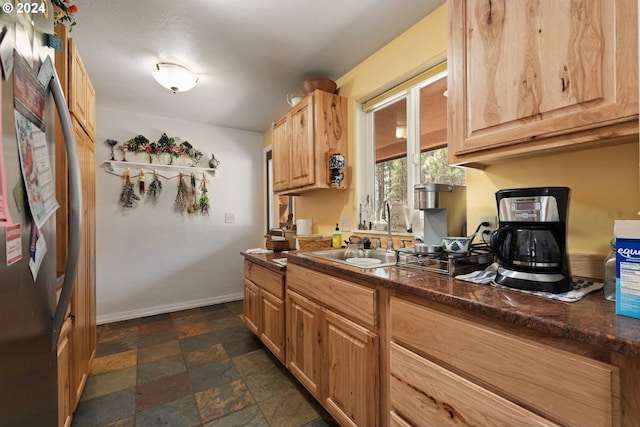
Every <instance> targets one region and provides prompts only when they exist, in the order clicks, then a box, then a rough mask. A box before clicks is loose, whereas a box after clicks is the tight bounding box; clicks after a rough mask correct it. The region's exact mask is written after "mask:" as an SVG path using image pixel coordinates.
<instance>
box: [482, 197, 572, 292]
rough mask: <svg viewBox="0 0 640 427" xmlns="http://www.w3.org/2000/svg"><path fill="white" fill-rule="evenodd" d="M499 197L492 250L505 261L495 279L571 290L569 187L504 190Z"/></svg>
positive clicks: (512, 284)
mask: <svg viewBox="0 0 640 427" xmlns="http://www.w3.org/2000/svg"><path fill="white" fill-rule="evenodd" d="M496 202H497V205H498V223H499V228H498V229H496V230H495V231H493V233H492V234H491V249H492V250H493V252H494V253H495V255H496V258H497V259H498V264H499V266H498V271H497V275H496V279H495V282H496V283H498V284H500V285H504V286H508V287H512V288H517V289H525V290H532V291H543V292H551V293H555V294H557V293H562V292H567V291H569V290H570V289H571V286H572V284H571V274H570V272H569V262H568V260H567V254H566V235H567V226H566V222H567V207H568V204H569V188H567V187H538V188H518V189H508V190H499V191H497V192H496Z"/></svg>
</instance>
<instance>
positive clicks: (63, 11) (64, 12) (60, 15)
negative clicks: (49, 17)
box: [51, 0, 78, 31]
mask: <svg viewBox="0 0 640 427" xmlns="http://www.w3.org/2000/svg"><path fill="white" fill-rule="evenodd" d="M51 3H53V5H54V6H55V7H54V10H53V22H54V24H56V25H57V24H62V25H66V26H67V28H69V31H71V30H72V29H73V27H74V25H76V18H75V17H74V16H73V15H74V14H75V13H76V12H77V11H78V6H76V5H75V4H71V3H69V0H51Z"/></svg>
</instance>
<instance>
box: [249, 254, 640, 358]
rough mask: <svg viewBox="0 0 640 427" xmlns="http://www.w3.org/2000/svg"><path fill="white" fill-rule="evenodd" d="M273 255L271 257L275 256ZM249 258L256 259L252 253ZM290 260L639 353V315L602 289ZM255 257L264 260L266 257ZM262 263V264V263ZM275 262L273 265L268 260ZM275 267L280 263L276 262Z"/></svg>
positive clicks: (299, 258) (290, 256)
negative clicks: (522, 287) (578, 291)
mask: <svg viewBox="0 0 640 427" xmlns="http://www.w3.org/2000/svg"><path fill="white" fill-rule="evenodd" d="M270 255H271V259H272V258H273V254H270ZM247 256H250V257H251V258H249V259H251V260H254V261H256V262H258V261H257V258H256V256H254V255H247ZM276 256H277V257H285V256H286V257H287V258H288V263H290V264H298V265H302V266H306V267H310V268H312V269H315V270H318V271H321V272H324V273H328V274H333V275H337V276H341V277H343V278H346V279H348V278H353V279H359V280H364V281H366V282H368V283H370V284H372V285H382V286H386V287H388V288H391V289H395V290H397V291H401V292H404V293H407V294H411V295H415V296H419V297H422V298H426V299H429V300H431V301H434V302H437V303H441V304H446V305H449V306H451V307H456V308H459V309H463V310H467V311H469V312H473V313H476V314H480V315H484V316H487V317H491V318H495V319H498V320H502V321H507V322H510V323H513V324H516V325H519V326H523V327H527V328H531V329H534V330H538V331H540V332H543V333H548V334H551V335H553V336H557V337H562V338H568V339H572V340H575V341H578V342H582V343H587V344H592V345H596V346H599V347H602V348H604V349H606V350H610V351H615V352H619V353H622V354H625V355H627V356H633V357H640V319H635V318H631V317H626V316H618V315H616V314H615V303H614V302H611V301H607V300H605V298H604V295H603V293H602V291H601V290H600V291H596V292H593V293H591V294H589V295H587V296H585V297H584V298H583V299H581V300H580V301H577V302H573V303H566V302H561V301H554V300H551V299H546V298H543V297H539V296H535V295H528V294H524V293H521V292H516V291H511V290H503V289H497V288H495V287H492V286H490V285H479V284H475V283H469V282H463V281H460V280H456V279H454V278H452V277H449V276H446V275H442V274H438V273H430V272H424V271H416V270H412V269H406V268H401V267H396V266H392V267H385V268H374V269H362V268H359V267H355V266H354V267H351V266H346V265H343V264H339V263H335V262H331V261H324V260H321V259H318V258H314V257H310V256H307V255H305V254H304V252H295V251H290V252H283V253H280V254H276ZM257 257H264V258H259V259H260V260H261V261H264V262H265V263H269V262H270V258H269V256H268V255H267V256H265V255H259V256H257ZM260 263H261V262H260ZM272 264H274V265H276V266H277V264H275V263H272ZM278 267H279V266H278Z"/></svg>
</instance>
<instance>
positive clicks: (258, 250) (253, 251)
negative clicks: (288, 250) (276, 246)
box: [244, 248, 273, 254]
mask: <svg viewBox="0 0 640 427" xmlns="http://www.w3.org/2000/svg"><path fill="white" fill-rule="evenodd" d="M244 252H245V253H247V254H272V253H273V251H272V250H271V249H262V248H254V249H247V250H246V251H244Z"/></svg>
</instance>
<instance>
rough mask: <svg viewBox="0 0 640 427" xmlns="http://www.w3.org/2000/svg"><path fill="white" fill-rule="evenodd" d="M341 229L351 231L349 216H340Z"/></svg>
mask: <svg viewBox="0 0 640 427" xmlns="http://www.w3.org/2000/svg"><path fill="white" fill-rule="evenodd" d="M339 226H340V231H343V232H344V231H349V230H351V220H350V219H349V217H342V218H340V225H339Z"/></svg>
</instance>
